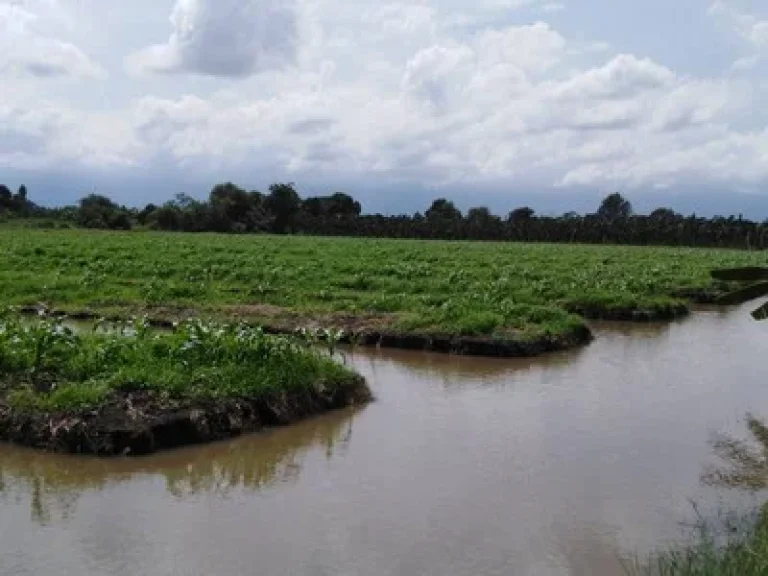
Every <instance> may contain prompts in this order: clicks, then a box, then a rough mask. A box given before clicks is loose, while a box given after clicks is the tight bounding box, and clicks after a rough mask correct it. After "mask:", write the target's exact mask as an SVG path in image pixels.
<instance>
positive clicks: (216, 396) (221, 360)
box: [0, 311, 370, 455]
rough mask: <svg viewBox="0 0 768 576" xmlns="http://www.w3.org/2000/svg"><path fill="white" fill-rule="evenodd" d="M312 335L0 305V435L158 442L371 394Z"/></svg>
mask: <svg viewBox="0 0 768 576" xmlns="http://www.w3.org/2000/svg"><path fill="white" fill-rule="evenodd" d="M313 344H314V343H313V342H311V341H310V342H306V341H305V342H303V341H301V340H299V339H295V338H286V337H284V336H273V335H268V334H265V333H264V332H263V330H262V329H260V328H254V327H251V326H248V325H245V324H212V323H208V322H205V321H203V320H199V319H197V320H187V321H184V322H181V323H179V324H178V325H177V326H176V327H175V329H174V330H172V331H157V330H154V329H153V328H152V327H151V326H150V324H149V322H148V321H147V320H145V319H141V320H129V321H125V322H118V323H116V324H115V323H103V322H102V323H99V324H97V325H95V326H94V329H93V330H90V331H86V330H80V331H76V330H74V329H73V328H71V327H70V326H68V325H66V324H65V323H64V320H63V319H62V318H47V317H43V318H40V319H36V320H29V319H25V318H23V317H21V316H20V315H18V314H16V313H14V312H10V311H5V312H3V313H2V314H0V440H10V441H13V442H18V443H20V444H26V445H30V446H34V447H40V448H46V449H49V450H56V451H66V452H89V453H94V454H108V455H116V454H121V453H125V452H124V450H125V449H129V450H130V451H131V452H133V453H149V452H152V451H154V450H156V449H158V448H165V447H175V446H177V445H183V444H188V443H196V442H200V441H211V440H217V439H221V438H226V437H229V436H233V435H237V434H240V433H242V432H243V431H246V430H253V429H257V428H260V427H262V426H263V425H274V424H286V423H290V422H294V421H296V420H298V419H300V418H303V417H306V416H308V415H312V414H317V413H320V412H324V411H326V410H330V409H333V408H341V407H345V406H349V405H350V404H354V403H356V402H358V401H360V402H364V401H367V400H368V399H370V393H369V391H368V388H367V386H366V384H365V381H364V380H363V378H362V377H361V376H359V375H357V374H356V373H354V372H353V371H352V370H350V369H348V368H347V367H346V366H344V365H342V364H341V363H339V362H336V360H335V359H334V358H332V357H331V355H329V354H327V353H325V352H323V351H321V349H319V348H318V347H316V346H314V345H313Z"/></svg>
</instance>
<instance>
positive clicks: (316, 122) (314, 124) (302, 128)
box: [288, 118, 336, 135]
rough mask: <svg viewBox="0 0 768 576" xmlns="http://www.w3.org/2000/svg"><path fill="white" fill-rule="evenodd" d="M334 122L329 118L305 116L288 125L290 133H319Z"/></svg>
mask: <svg viewBox="0 0 768 576" xmlns="http://www.w3.org/2000/svg"><path fill="white" fill-rule="evenodd" d="M335 123H336V122H335V121H334V120H332V119H330V118H307V119H305V120H297V121H296V122H293V123H291V125H290V126H288V132H289V133H290V134H300V135H307V134H320V133H322V132H327V131H328V130H330V129H331V128H332V127H333V125H334V124H335Z"/></svg>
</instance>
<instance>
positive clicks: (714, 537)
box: [626, 508, 768, 576]
mask: <svg viewBox="0 0 768 576" xmlns="http://www.w3.org/2000/svg"><path fill="white" fill-rule="evenodd" d="M626 571H627V573H628V574H629V575H630V576H764V575H765V574H768V510H766V509H765V508H764V509H762V510H761V511H759V512H757V513H755V514H753V515H752V517H738V518H736V517H729V518H721V519H720V521H718V523H716V524H712V523H706V522H701V523H700V525H699V526H698V527H697V531H696V538H695V541H694V543H693V544H691V545H689V546H688V547H685V548H681V549H678V550H670V551H667V552H664V553H662V554H659V555H657V556H656V557H655V558H654V559H652V560H650V561H648V562H646V563H640V562H636V563H634V565H631V566H627V570H626Z"/></svg>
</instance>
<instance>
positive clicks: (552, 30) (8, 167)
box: [0, 0, 768, 212]
mask: <svg viewBox="0 0 768 576" xmlns="http://www.w3.org/2000/svg"><path fill="white" fill-rule="evenodd" d="M767 93H768V3H766V2H765V1H764V0H674V1H670V0H644V1H642V2H640V1H638V0H561V1H546V0H474V1H472V2H467V1H466V0H410V1H408V2H398V1H392V2H388V1H387V0H355V1H354V2H349V1H345V0H130V1H127V0H0V181H5V182H6V183H8V184H9V185H18V183H20V182H22V181H23V182H25V183H27V185H28V186H29V187H30V190H31V196H32V197H33V199H38V200H42V201H44V202H45V203H63V202H69V201H72V200H74V199H76V198H78V197H79V196H81V195H82V194H83V193H84V192H90V191H93V190H96V191H99V192H103V193H106V194H109V195H111V196H113V197H115V198H117V199H119V200H120V201H123V202H126V203H130V204H140V203H144V202H147V201H158V200H160V201H162V200H164V199H167V198H169V197H170V196H172V195H173V194H175V193H177V192H182V191H183V192H187V193H190V194H192V195H196V196H202V195H204V194H205V193H206V190H207V189H208V188H210V186H211V185H212V184H213V183H215V182H218V181H222V180H234V181H236V182H238V183H240V184H241V185H243V186H245V187H248V188H258V189H264V188H266V186H267V185H268V184H269V183H270V182H273V181H276V180H286V181H292V182H295V183H296V184H297V186H298V187H299V189H300V190H301V191H303V192H305V193H321V192H326V191H332V190H337V189H340V190H345V191H348V192H350V193H352V194H353V195H355V196H357V197H359V198H361V200H362V201H363V204H364V207H365V208H366V209H368V210H376V211H379V210H381V211H386V212H400V211H412V210H414V209H423V206H422V205H423V204H425V203H428V200H429V199H430V198H434V197H435V196H437V195H448V196H451V197H454V198H456V199H457V201H458V202H459V204H460V205H464V206H466V205H469V204H474V205H477V204H486V205H489V206H491V207H493V208H495V209H498V210H499V211H501V210H504V209H509V208H510V207H513V206H514V205H519V204H520V203H523V202H525V203H530V204H533V205H535V206H536V207H540V208H544V209H547V208H552V209H558V208H560V209H561V211H566V210H568V209H570V208H574V209H577V210H578V209H581V208H583V206H584V204H585V203H586V202H587V201H588V202H592V201H593V199H594V198H598V197H599V196H600V195H602V194H604V193H606V192H608V191H613V190H620V191H622V192H624V193H626V194H627V195H628V196H629V197H631V198H632V199H634V200H635V201H636V204H637V203H639V204H641V205H642V204H643V203H646V204H649V205H650V204H653V203H659V202H661V201H664V200H665V199H669V202H668V203H669V204H675V203H676V202H677V203H678V204H680V203H682V204H680V205H681V206H683V204H685V203H686V202H687V204H685V206H683V207H684V208H688V207H693V208H695V207H696V206H697V203H699V204H700V205H701V210H700V212H706V211H707V210H709V207H712V206H717V207H718V208H719V207H720V206H724V207H725V208H724V210H728V208H729V207H730V208H732V210H730V211H732V212H736V211H741V210H744V209H746V210H747V211H749V210H750V208H752V207H756V206H758V205H765V206H768V186H767V184H768V106H766V105H765V102H768V99H766V97H765V96H766V95H767ZM729 202H730V204H729ZM750 203H752V204H753V205H754V206H751V204H750ZM761 203H762V204H761ZM714 209H715V208H712V210H714Z"/></svg>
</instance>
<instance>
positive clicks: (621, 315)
mask: <svg viewBox="0 0 768 576" xmlns="http://www.w3.org/2000/svg"><path fill="white" fill-rule="evenodd" d="M568 311H569V312H572V313H574V314H578V315H579V316H581V317H583V318H586V319H588V320H608V321H614V322H663V321H669V320H677V319H678V318H684V317H685V316H688V314H690V312H691V310H690V308H689V307H688V306H687V305H686V304H683V303H680V304H678V305H670V306H664V307H662V308H648V309H645V308H630V307H627V308H604V307H601V306H590V305H573V306H568Z"/></svg>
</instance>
